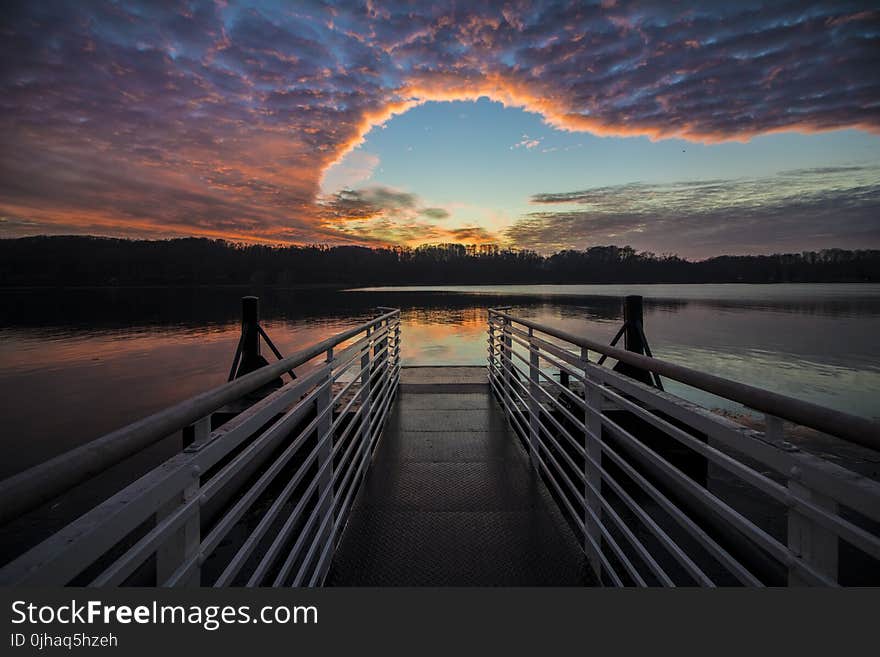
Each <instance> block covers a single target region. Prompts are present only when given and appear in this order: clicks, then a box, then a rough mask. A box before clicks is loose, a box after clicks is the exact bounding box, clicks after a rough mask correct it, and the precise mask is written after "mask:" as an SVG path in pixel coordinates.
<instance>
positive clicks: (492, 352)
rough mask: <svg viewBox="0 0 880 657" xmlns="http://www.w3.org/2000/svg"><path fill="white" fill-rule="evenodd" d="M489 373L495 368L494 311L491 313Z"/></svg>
mask: <svg viewBox="0 0 880 657" xmlns="http://www.w3.org/2000/svg"><path fill="white" fill-rule="evenodd" d="M488 316H489V326H488V328H489V373H490V375H491V374H492V369H493V367H494V366H495V323H494V322H493V321H492V311H491V310H490V311H489V315H488Z"/></svg>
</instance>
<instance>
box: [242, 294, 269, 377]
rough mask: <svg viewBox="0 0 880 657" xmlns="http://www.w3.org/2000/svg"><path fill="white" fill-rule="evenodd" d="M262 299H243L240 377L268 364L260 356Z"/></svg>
mask: <svg viewBox="0 0 880 657" xmlns="http://www.w3.org/2000/svg"><path fill="white" fill-rule="evenodd" d="M259 326H260V299H259V297H242V298H241V364H240V365H239V367H238V376H242V375H244V374H248V373H250V372H253V371H254V370H256V369H258V368H260V367H262V366H263V365H265V364H266V360H265V359H264V358H263V356H262V354H260V329H259Z"/></svg>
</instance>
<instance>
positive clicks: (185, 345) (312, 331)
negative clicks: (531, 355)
mask: <svg viewBox="0 0 880 657" xmlns="http://www.w3.org/2000/svg"><path fill="white" fill-rule="evenodd" d="M599 292H603V293H605V294H604V295H602V294H599ZM248 293H254V294H257V295H258V296H260V297H261V306H262V315H263V325H264V326H265V327H266V329H267V331H268V332H269V334H270V335H271V337H272V339H273V341H274V342H275V343H276V344H277V345H278V347H279V348H280V349H281V351H282V352H283V353H291V352H293V351H295V350H296V349H299V348H302V347H304V346H306V345H308V344H311V343H313V342H316V341H318V340H320V339H323V338H325V337H327V336H329V335H332V334H333V333H336V332H339V331H341V330H343V329H344V328H347V327H349V326H351V325H353V324H355V323H358V322H360V321H363V320H365V319H366V318H368V317H370V316H372V315H373V314H374V313H375V310H374V308H375V307H376V306H378V305H386V306H395V307H399V308H401V323H402V334H403V335H402V337H403V341H402V359H403V361H404V364H409V365H425V364H437V363H443V364H473V365H482V364H484V363H485V359H486V348H487V345H486V318H487V309H488V308H489V307H491V306H498V305H510V306H512V312H513V313H515V314H517V315H522V316H526V317H531V318H534V319H537V320H539V321H541V322H543V323H546V324H549V325H552V326H556V327H558V328H560V329H563V330H565V331H568V332H571V333H575V334H580V335H585V336H587V337H590V338H592V339H595V340H597V341H602V342H608V341H609V340H610V339H611V337H612V336H613V335H614V333H615V332H616V331H617V329H618V327H619V325H620V321H621V308H620V296H622V295H623V294H627V293H642V294H645V295H646V296H647V297H649V298H648V299H647V301H646V310H645V321H646V328H647V332H648V337H649V339H650V341H651V345H652V348H653V350H654V352H655V354H656V355H657V356H658V357H661V358H665V359H668V360H671V361H675V362H679V363H683V364H686V365H689V366H691V367H695V368H698V369H703V370H706V371H710V372H713V373H717V374H720V375H723V376H728V377H730V378H733V379H737V380H741V381H746V382H751V383H756V384H758V385H761V386H763V387H768V388H771V389H773V390H776V391H778V392H782V393H785V394H791V395H795V396H798V397H801V398H804V399H809V400H811V401H815V402H818V403H821V404H826V405H829V406H833V407H835V408H840V409H842V410H846V411H849V412H853V413H858V414H861V415H865V416H877V415H878V414H880V409H878V404H877V401H876V400H877V399H880V345H878V343H877V341H876V339H875V336H876V335H878V334H880V286H874V285H870V286H867V285H854V286H851V285H840V286H828V285H818V286H809V285H800V286H771V285H748V286H729V285H725V286H711V285H710V286H681V285H679V286H557V287H554V286H525V287H509V288H499V287H491V288H490V287H474V288H467V289H462V288H433V289H432V288H428V289H418V290H414V289H407V288H394V289H382V290H359V291H346V292H337V291H328V290H312V291H290V290H277V289H272V290H248V289H242V288H233V287H230V288H202V289H164V288H162V289H137V290H121V289H117V290H108V289H95V290H65V291H51V290H44V291H5V292H2V293H0V294H2V303H0V394H2V395H3V398H4V417H3V421H4V426H5V428H6V429H7V430H6V431H5V432H4V437H3V441H4V447H5V448H6V452H5V453H6V455H7V457H6V458H5V459H4V460H3V462H2V465H0V476H5V475H8V474H11V473H13V472H15V471H18V470H21V469H22V468H24V467H27V466H29V465H32V464H34V463H37V462H39V461H42V460H45V459H46V458H48V457H50V456H52V455H54V454H56V453H58V452H60V451H63V450H65V449H68V448H70V447H72V446H74V445H76V444H79V443H81V442H83V441H85V440H88V439H91V438H93V437H96V436H98V435H100V434H102V433H104V432H106V431H110V430H112V429H114V428H116V427H118V426H121V425H123V424H126V423H127V422H130V421H133V420H135V419H137V418H138V417H141V416H143V415H145V414H147V413H151V412H154V411H156V410H158V409H161V408H163V407H165V406H167V405H169V404H172V403H174V402H177V401H179V400H181V399H185V398H186V397H189V396H191V395H193V394H195V393H197V392H200V391H202V390H205V389H207V388H209V387H212V386H215V385H217V384H219V383H221V382H223V381H224V380H225V376H226V374H227V372H228V368H229V364H230V360H231V358H232V354H233V351H234V349H235V345H236V343H237V340H238V333H239V328H238V321H239V305H240V303H239V299H240V297H241V296H242V295H244V294H248ZM673 387H674V386H673ZM683 394H685V393H683ZM686 394H687V395H688V396H690V397H691V398H694V396H695V395H694V393H693V392H692V391H688V392H687V393H686ZM695 401H700V402H705V403H709V404H710V405H712V403H713V402H712V401H711V400H703V399H695Z"/></svg>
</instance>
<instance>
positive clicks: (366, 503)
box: [0, 297, 880, 587]
mask: <svg viewBox="0 0 880 657" xmlns="http://www.w3.org/2000/svg"><path fill="white" fill-rule="evenodd" d="M242 303H243V312H242V333H241V340H240V341H239V345H238V348H237V349H236V351H235V355H234V358H233V361H232V368H231V370H230V374H229V380H228V381H227V382H225V383H222V384H220V385H218V386H217V387H216V388H214V389H212V390H208V391H206V392H204V393H202V394H200V395H197V396H195V397H192V398H190V399H187V400H184V401H182V402H180V403H178V404H176V405H174V406H172V407H170V408H167V409H164V410H162V411H159V412H158V413H155V414H153V415H151V416H148V417H145V418H143V419H141V420H138V421H136V422H134V423H132V424H129V425H128V426H125V427H121V428H119V429H117V430H116V431H113V432H111V433H109V434H107V435H104V436H101V437H99V438H96V439H95V440H93V441H92V442H89V443H86V444H84V445H82V446H80V447H77V448H76V449H73V450H71V451H69V452H66V453H64V454H61V455H60V456H57V457H55V458H53V459H51V460H50V461H47V462H46V463H43V464H40V465H37V466H35V467H33V468H30V469H29V470H26V471H24V472H22V473H19V474H18V475H15V476H13V477H11V478H9V479H6V480H4V481H0V499H3V500H4V504H3V505H2V506H0V523H10V522H18V521H22V520H28V519H29V518H34V517H37V516H39V514H40V512H41V509H44V508H46V505H51V504H52V503H53V500H57V499H58V498H59V496H62V495H64V494H65V493H66V492H67V491H69V490H71V489H73V488H74V487H76V486H79V485H81V484H84V483H88V482H90V481H91V480H92V478H93V477H94V476H95V475H97V474H99V473H101V472H103V471H104V470H105V469H107V468H109V467H112V466H114V465H116V464H119V463H121V462H123V461H124V460H125V459H127V458H129V457H131V456H133V455H135V454H139V453H141V452H143V451H144V450H146V449H147V448H149V447H150V446H152V445H155V444H156V443H158V442H159V441H163V440H167V439H169V438H174V439H175V440H177V441H179V445H180V448H179V451H178V452H177V453H176V454H174V455H173V456H172V457H171V458H169V459H167V460H166V461H163V462H161V463H159V464H157V465H156V467H154V468H153V469H152V470H149V471H148V472H147V473H146V474H143V475H142V476H140V477H139V478H137V479H136V480H134V481H131V482H130V483H128V484H126V485H125V486H124V487H122V488H121V489H120V490H113V491H108V492H107V495H106V498H105V499H103V501H101V502H100V503H98V504H97V505H95V506H94V507H93V508H91V509H90V510H88V511H87V512H86V513H84V514H83V515H81V516H80V517H78V518H72V519H71V521H70V522H69V524H68V525H67V526H65V527H64V528H62V529H61V530H59V531H56V532H54V533H51V534H49V535H48V536H45V537H42V538H41V539H40V540H39V541H38V542H36V543H35V544H32V545H31V544H29V545H21V546H20V550H19V553H18V555H17V556H16V557H15V558H13V559H12V560H11V561H9V562H8V563H6V564H3V565H2V567H0V586H47V585H48V586H51V585H73V586H80V585H90V586H95V587H113V586H128V585H135V586H143V585H147V586H151V585H152V586H217V587H223V586H251V587H256V586H293V587H312V586H325V585H327V586H639V587H642V586H667V587H669V586H704V587H715V586H749V587H761V586H786V585H787V586H826V587H834V586H847V585H857V586H864V585H871V584H873V585H878V584H880V482H878V481H876V480H875V479H873V478H870V477H867V476H864V475H863V474H860V473H859V472H856V471H855V470H853V469H848V468H846V467H842V466H841V465H840V464H838V463H835V462H833V461H832V460H829V459H827V458H825V457H824V456H823V455H822V454H821V453H819V454H817V453H811V452H809V451H806V450H802V449H800V448H798V446H797V445H795V444H793V443H792V442H791V441H789V440H788V438H789V437H790V436H791V435H793V434H792V432H791V430H792V429H797V430H798V431H810V432H816V433H819V434H821V435H823V436H825V437H826V438H827V440H828V441H839V442H840V444H843V445H848V446H851V447H853V448H857V449H860V450H868V451H870V453H872V454H880V423H878V422H877V421H875V420H871V419H867V418H863V417H857V416H853V415H849V414H846V413H842V412H840V411H836V410H834V409H830V408H826V407H821V406H818V405H815V404H811V403H808V402H805V401H803V400H799V399H795V398H791V397H787V396H784V395H780V394H778V393H775V392H773V391H770V390H766V389H763V388H761V387H759V386H755V385H751V384H748V383H744V382H738V381H732V380H729V379H725V378H723V377H718V376H714V375H711V374H709V373H706V372H702V371H698V370H695V369H692V368H689V367H686V366H684V365H681V364H677V363H671V362H667V361H664V360H661V359H657V358H654V357H653V356H652V354H651V349H650V346H649V343H648V339H647V336H646V333H645V330H644V327H643V320H642V313H641V298H640V297H628V298H627V299H626V300H625V301H624V303H623V308H624V323H623V325H622V326H621V328H620V331H619V332H618V334H617V335H616V336H615V338H614V340H613V341H612V343H611V344H610V345H608V344H601V343H598V342H596V341H594V340H591V339H589V338H588V337H586V336H582V335H574V334H571V333H567V332H565V331H562V330H559V329H557V328H554V327H551V326H546V325H542V324H540V323H538V322H535V321H533V320H531V319H528V318H525V317H519V316H516V315H514V314H512V313H511V311H510V309H509V308H487V309H486V343H487V350H486V361H485V364H484V365H483V366H480V367H452V366H449V367H442V366H435V367H407V366H406V363H403V362H402V360H401V351H402V349H401V348H402V345H404V344H405V341H406V339H407V337H406V329H405V326H404V322H403V321H402V319H401V311H400V310H398V309H395V308H388V307H382V308H377V309H376V313H375V316H374V317H372V318H370V319H369V320H368V321H366V322H364V323H362V324H360V325H357V326H352V327H351V328H349V329H347V330H345V331H342V332H340V333H338V334H336V335H333V336H330V337H328V338H326V339H324V340H322V341H320V342H317V343H315V344H312V345H309V346H307V347H305V348H303V349H301V350H299V351H297V352H296V353H292V354H287V355H282V354H281V353H280V352H279V350H278V349H277V347H275V345H274V344H273V343H272V342H271V339H270V337H269V336H268V335H267V334H266V331H265V330H263V328H262V327H261V326H260V324H259V307H258V300H257V299H256V298H255V297H246V298H245V299H244V300H243V302H242ZM621 339H622V340H623V342H622V345H618V344H617V343H618V341H619V340H621ZM262 345H265V346H267V347H268V348H269V349H270V350H271V352H272V354H274V357H275V359H276V360H274V361H272V360H270V359H267V358H265V357H263V355H262V353H261V351H260V350H261V346H262ZM669 381H674V382H675V383H676V389H681V388H682V387H683V386H684V387H690V388H692V389H694V390H695V391H699V392H700V394H701V396H702V397H705V393H710V394H711V395H714V396H716V397H719V398H721V399H723V400H726V402H727V403H731V404H738V405H740V406H741V407H742V408H744V412H746V413H749V414H750V415H749V417H750V418H752V420H750V422H749V423H741V422H738V421H737V420H736V418H731V417H727V416H725V415H722V414H719V413H715V412H713V411H712V410H711V409H709V408H705V407H702V406H699V405H697V404H694V403H692V402H690V401H688V400H687V399H685V398H683V397H681V396H678V395H676V394H673V393H672V392H670V391H669V389H668V388H669V386H667V385H666V382H669ZM828 444H830V443H828Z"/></svg>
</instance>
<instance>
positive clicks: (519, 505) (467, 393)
mask: <svg viewBox="0 0 880 657" xmlns="http://www.w3.org/2000/svg"><path fill="white" fill-rule="evenodd" d="M592 583H595V581H594V577H593V576H592V573H591V571H590V570H589V566H588V564H587V561H586V557H585V555H584V551H583V549H582V548H581V546H580V545H579V544H578V541H577V539H576V537H575V534H574V533H573V532H572V531H571V529H570V528H569V527H568V525H567V523H566V521H565V519H564V517H563V516H562V514H561V513H560V511H559V507H558V505H557V504H556V502H554V500H553V499H552V498H551V496H550V494H549V491H548V490H547V487H546V485H545V484H544V483H543V482H542V481H541V479H540V477H539V476H538V475H537V471H536V470H535V469H534V468H533V467H531V465H530V463H529V460H528V455H527V453H526V451H525V450H524V449H523V447H522V446H521V445H520V443H519V440H517V438H516V436H515V435H514V434H513V432H512V431H511V429H510V427H509V425H508V422H507V420H506V418H505V417H504V414H503V412H502V411H501V408H500V407H499V405H498V403H497V401H495V399H494V398H493V396H492V394H491V390H490V387H489V381H488V378H487V375H486V368H484V367H414V368H403V369H402V371H401V379H400V392H399V393H398V399H397V402H396V404H395V406H394V408H393V409H392V411H391V413H390V415H389V418H388V424H387V425H386V428H385V431H384V434H383V436H382V438H381V440H380V441H379V446H378V448H377V450H376V454H375V456H374V460H373V464H372V466H371V468H370V470H369V472H368V474H367V478H366V480H365V481H364V484H363V488H362V490H361V492H360V494H359V497H358V500H357V502H356V503H355V505H354V507H353V509H352V512H351V516H350V518H349V520H348V524H347V526H346V528H345V530H344V532H343V534H342V538H341V541H340V543H339V546H338V547H337V550H336V554H335V556H334V559H333V562H332V564H331V567H330V572H329V574H328V577H327V581H326V584H327V585H335V586H349V585H354V586H502V585H503V586H570V585H573V586H584V585H588V584H592Z"/></svg>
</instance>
